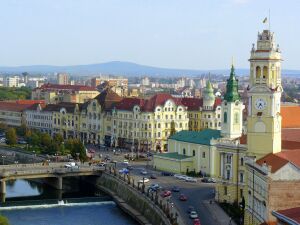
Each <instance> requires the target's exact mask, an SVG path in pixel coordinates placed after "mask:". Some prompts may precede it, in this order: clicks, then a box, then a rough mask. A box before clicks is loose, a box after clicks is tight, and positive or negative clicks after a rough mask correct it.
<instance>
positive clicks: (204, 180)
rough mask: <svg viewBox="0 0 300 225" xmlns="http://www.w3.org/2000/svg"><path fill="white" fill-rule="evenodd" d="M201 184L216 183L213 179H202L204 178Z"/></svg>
mask: <svg viewBox="0 0 300 225" xmlns="http://www.w3.org/2000/svg"><path fill="white" fill-rule="evenodd" d="M202 182H203V183H216V182H217V181H216V179H215V178H209V177H204V178H202Z"/></svg>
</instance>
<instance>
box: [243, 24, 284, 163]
mask: <svg viewBox="0 0 300 225" xmlns="http://www.w3.org/2000/svg"><path fill="white" fill-rule="evenodd" d="M249 61H250V77H249V87H248V104H249V105H248V118H247V138H248V141H247V144H248V151H249V153H250V154H251V155H254V156H256V158H261V157H262V156H264V155H267V154H268V153H277V152H280V151H281V115H280V98H281V93H282V86H281V61H282V60H281V52H280V50H279V46H278V45H277V46H276V44H275V40H274V33H272V32H271V31H270V30H264V31H263V32H261V33H258V36H257V46H256V48H255V44H253V47H252V50H251V57H250V59H249Z"/></svg>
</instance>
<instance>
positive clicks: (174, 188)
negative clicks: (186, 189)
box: [172, 186, 180, 192]
mask: <svg viewBox="0 0 300 225" xmlns="http://www.w3.org/2000/svg"><path fill="white" fill-rule="evenodd" d="M172 191H173V192H179V191H180V189H179V187H178V186H173V187H172Z"/></svg>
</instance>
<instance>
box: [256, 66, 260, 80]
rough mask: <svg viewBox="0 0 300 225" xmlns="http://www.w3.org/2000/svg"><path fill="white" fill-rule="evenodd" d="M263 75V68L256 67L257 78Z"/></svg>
mask: <svg viewBox="0 0 300 225" xmlns="http://www.w3.org/2000/svg"><path fill="white" fill-rule="evenodd" d="M260 76H261V69H260V67H259V66H257V67H256V78H257V79H259V78H260Z"/></svg>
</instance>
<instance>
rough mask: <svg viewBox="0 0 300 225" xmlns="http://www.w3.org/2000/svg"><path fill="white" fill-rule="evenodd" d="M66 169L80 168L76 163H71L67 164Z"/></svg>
mask: <svg viewBox="0 0 300 225" xmlns="http://www.w3.org/2000/svg"><path fill="white" fill-rule="evenodd" d="M65 168H69V169H79V166H78V165H77V164H76V163H75V162H70V163H67V164H65Z"/></svg>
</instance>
